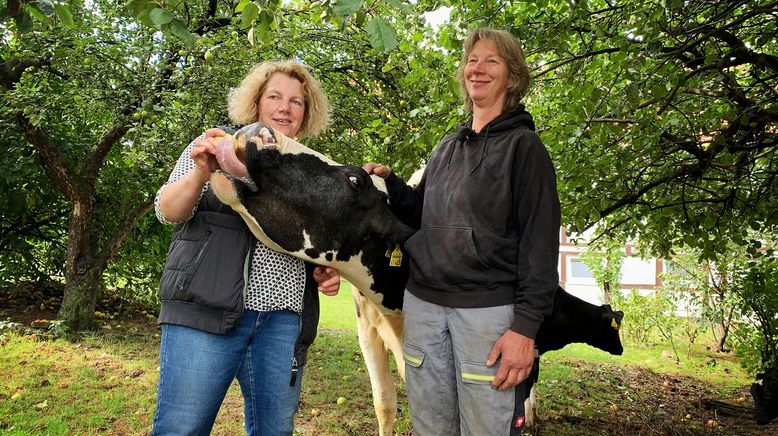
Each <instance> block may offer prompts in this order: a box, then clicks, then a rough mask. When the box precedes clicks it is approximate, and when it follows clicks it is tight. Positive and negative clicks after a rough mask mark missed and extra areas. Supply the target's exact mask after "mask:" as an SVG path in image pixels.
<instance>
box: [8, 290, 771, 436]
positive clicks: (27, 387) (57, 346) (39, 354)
mask: <svg viewBox="0 0 778 436" xmlns="http://www.w3.org/2000/svg"><path fill="white" fill-rule="evenodd" d="M132 329H133V328H132V327H125V328H122V329H118V328H114V329H113V330H102V331H100V332H97V333H93V334H90V335H87V336H83V337H82V338H81V339H80V340H79V341H78V342H68V341H65V340H62V339H53V338H51V337H49V336H48V335H46V334H45V332H31V331H25V332H20V331H11V330H10V329H0V354H1V355H2V358H0V435H30V434H36V435H37V434H46V435H66V434H67V435H71V434H75V435H82V434H83V435H92V434H122V435H142V434H145V433H147V432H148V430H149V429H150V427H151V421H152V419H153V416H154V407H155V393H156V383H157V378H158V375H159V369H158V356H157V353H158V346H159V337H158V334H157V333H156V332H157V330H156V327H154V325H153V323H152V322H151V321H149V326H148V328H140V329H134V330H132ZM31 333H33V334H31ZM663 351H668V352H670V353H672V351H671V349H669V348H668V347H667V346H666V345H661V344H660V345H634V344H625V352H624V355H623V356H611V355H609V354H607V353H604V352H602V351H599V350H595V349H593V348H591V347H588V346H584V345H571V346H568V347H567V348H565V349H564V350H560V351H555V352H550V353H547V354H546V355H544V356H543V359H542V363H541V380H540V382H539V385H538V386H539V394H538V395H539V398H540V400H541V403H540V404H541V406H540V413H541V416H542V417H543V419H544V421H543V424H542V427H541V430H542V433H543V434H554V435H555V436H559V435H567V434H570V435H573V434H635V433H640V432H641V429H645V428H648V427H647V426H650V425H656V422H660V423H661V425H662V427H658V428H657V432H658V433H672V434H698V433H701V432H707V431H708V430H707V429H706V427H705V423H706V422H707V420H709V419H717V420H718V421H717V422H719V423H720V426H719V432H720V433H721V434H739V435H751V434H768V433H769V431H770V430H776V429H778V424H773V425H772V426H771V427H770V428H768V429H765V430H766V431H767V433H760V432H759V431H761V429H756V430H755V429H753V428H752V427H749V425H751V426H754V425H753V424H749V420H748V419H740V420H739V421H737V420H734V418H732V419H730V418H726V417H716V416H714V415H713V413H712V412H710V411H704V410H701V409H698V408H695V407H694V402H695V401H697V400H699V398H700V397H711V398H719V399H726V400H730V401H732V400H734V399H737V398H738V397H743V395H745V394H744V392H747V388H748V386H749V385H750V383H751V380H752V378H751V376H750V375H749V374H747V373H745V372H744V371H743V370H742V369H741V368H740V367H739V366H738V364H737V360H736V359H735V358H734V357H732V356H729V355H721V354H716V353H713V352H710V351H709V350H706V349H705V347H703V346H700V345H695V346H694V347H693V348H692V353H691V358H690V359H687V358H686V355H685V350H684V353H681V356H680V357H681V362H676V361H675V360H674V359H672V358H668V357H667V356H666V355H667V353H664V356H663ZM303 380H304V381H303V393H302V398H301V406H300V411H299V413H298V416H297V418H296V433H297V434H302V435H317V436H318V435H325V436H326V435H344V434H351V435H366V434H375V432H376V428H377V423H376V420H375V415H374V412H373V407H372V395H371V388H370V381H369V377H368V375H367V371H366V370H365V367H364V364H363V362H362V355H361V352H360V350H359V345H358V342H357V335H356V317H355V314H354V303H353V300H352V296H351V290H350V287H349V285H348V284H347V283H344V285H343V286H341V290H340V292H339V294H338V295H337V296H335V297H326V296H322V297H321V323H320V331H319V336H318V339H317V340H316V342H315V343H314V345H313V346H312V347H311V350H310V354H309V364H308V365H307V366H306V368H305V377H304V379H303ZM395 382H396V385H397V386H399V391H398V392H399V398H400V404H399V406H398V407H399V413H398V419H397V421H396V423H395V431H396V434H400V435H410V434H411V423H410V417H409V416H410V415H409V413H408V408H407V403H406V401H405V398H406V397H405V387H404V385H403V384H402V383H401V382H400V381H399V379H398V378H397V377H396V376H395ZM339 397H343V398H345V399H346V402H345V403H344V404H337V399H338V398H339ZM242 404H243V401H242V398H241V394H240V390H239V388H237V385H236V384H233V386H232V387H231V388H230V391H229V392H228V395H227V398H226V399H225V402H224V405H223V406H222V409H221V411H220V413H219V416H218V417H217V421H216V425H215V427H214V431H213V434H215V435H239V434H243V429H242V421H243V411H242ZM687 415H689V416H691V419H687V418H686V416H687ZM728 419H729V420H728ZM652 420H653V421H652ZM644 434H645V433H644Z"/></svg>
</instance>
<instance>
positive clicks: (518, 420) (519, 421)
mask: <svg viewBox="0 0 778 436" xmlns="http://www.w3.org/2000/svg"><path fill="white" fill-rule="evenodd" d="M513 426H514V427H516V428H521V427H524V417H523V416H518V417H516V423H515V424H514V425H513Z"/></svg>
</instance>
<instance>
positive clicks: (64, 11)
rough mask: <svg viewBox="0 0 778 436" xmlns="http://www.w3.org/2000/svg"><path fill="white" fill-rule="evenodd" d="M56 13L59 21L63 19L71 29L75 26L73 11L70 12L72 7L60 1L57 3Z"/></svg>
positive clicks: (55, 6) (63, 22)
mask: <svg viewBox="0 0 778 436" xmlns="http://www.w3.org/2000/svg"><path fill="white" fill-rule="evenodd" d="M54 13H55V14H57V18H59V21H62V24H64V25H66V26H67V27H70V28H71V29H73V28H74V27H75V23H73V13H72V12H70V8H68V7H67V6H66V5H63V4H60V3H57V4H55V5H54Z"/></svg>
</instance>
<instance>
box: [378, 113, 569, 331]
mask: <svg viewBox="0 0 778 436" xmlns="http://www.w3.org/2000/svg"><path fill="white" fill-rule="evenodd" d="M471 126H472V119H471V120H470V121H469V122H468V123H467V124H466V125H464V126H460V127H459V129H458V131H457V132H456V133H452V134H449V135H447V136H446V137H444V138H443V139H442V140H441V141H440V143H439V144H438V145H437V147H435V150H434V151H433V152H432V156H431V157H430V159H429V162H428V163H427V167H426V169H425V170H424V177H423V178H422V180H421V182H420V183H419V185H418V186H417V187H416V188H411V187H409V186H408V185H406V184H405V183H404V182H403V181H402V179H401V178H399V177H398V176H396V175H394V174H390V176H389V177H387V179H386V182H387V188H388V190H389V202H390V204H391V208H392V211H393V212H394V213H395V214H396V215H397V216H398V217H399V218H400V219H402V220H403V221H405V222H406V223H407V224H410V225H413V226H415V227H416V228H419V231H418V232H416V233H415V234H414V235H413V236H412V237H411V238H410V239H409V240H408V241H407V242H406V243H405V251H406V252H407V253H408V255H409V257H410V267H411V276H410V279H409V280H408V285H407V287H408V291H410V292H411V293H412V294H413V295H415V296H417V297H418V298H421V299H422V300H425V301H428V302H431V303H435V304H439V305H442V306H447V307H458V308H474V307H492V306H500V305H505V304H514V312H515V314H516V316H515V318H514V321H513V324H512V325H511V330H514V331H516V332H517V333H520V334H522V335H524V336H527V337H530V338H533V339H534V338H535V334H536V333H537V330H538V327H539V326H540V323H541V322H542V321H543V318H544V317H545V316H547V315H548V314H549V313H551V308H552V303H553V299H554V291H555V290H556V288H557V285H558V284H559V275H558V273H557V262H558V258H559V222H560V212H559V198H558V196H557V190H556V175H555V172H554V167H553V165H552V163H551V159H550V158H549V155H548V152H547V151H546V148H545V146H544V145H543V143H542V142H541V141H540V138H539V137H538V135H537V134H536V133H535V124H534V122H533V121H532V116H531V115H530V114H529V113H528V112H526V111H525V110H524V107H523V106H519V107H518V108H517V109H515V110H513V111H509V112H504V113H503V114H502V115H500V116H499V117H497V118H495V119H494V120H492V122H490V123H489V124H487V125H486V126H484V128H483V129H481V131H480V132H479V133H476V132H474V131H473V130H472V128H471Z"/></svg>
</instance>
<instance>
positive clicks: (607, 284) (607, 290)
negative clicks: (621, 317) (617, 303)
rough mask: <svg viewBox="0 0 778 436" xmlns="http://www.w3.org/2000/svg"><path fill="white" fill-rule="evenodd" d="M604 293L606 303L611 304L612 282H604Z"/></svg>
mask: <svg viewBox="0 0 778 436" xmlns="http://www.w3.org/2000/svg"><path fill="white" fill-rule="evenodd" d="M602 294H603V299H604V300H605V304H611V284H610V282H604V283H603V284H602Z"/></svg>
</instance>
